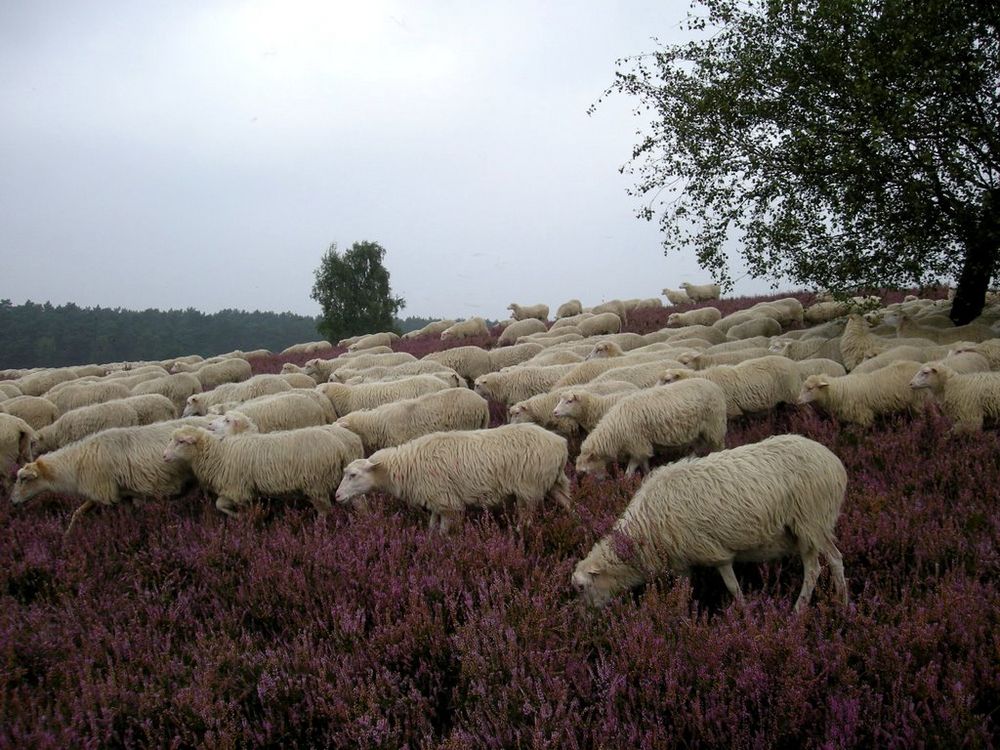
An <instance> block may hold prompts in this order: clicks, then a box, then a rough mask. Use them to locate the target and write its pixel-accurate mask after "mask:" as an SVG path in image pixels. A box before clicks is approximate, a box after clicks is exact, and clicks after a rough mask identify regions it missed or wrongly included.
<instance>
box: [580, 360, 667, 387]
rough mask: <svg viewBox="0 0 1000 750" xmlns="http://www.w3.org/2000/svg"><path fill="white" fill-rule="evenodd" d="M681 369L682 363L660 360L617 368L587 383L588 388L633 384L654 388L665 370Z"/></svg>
mask: <svg viewBox="0 0 1000 750" xmlns="http://www.w3.org/2000/svg"><path fill="white" fill-rule="evenodd" d="M668 367H670V368H681V367H682V365H681V363H680V362H677V361H676V360H673V359H660V360H655V361H653V362H643V363H642V364H638V365H629V366H627V367H616V368H614V369H613V370H608V371H607V372H603V373H601V374H600V375H598V376H597V377H596V378H594V379H593V380H591V381H589V382H588V383H587V385H588V386H598V385H601V384H602V383H615V382H618V383H622V382H624V383H631V384H632V385H634V386H636V387H637V388H652V387H653V386H654V385H656V384H657V383H658V382H659V380H660V375H662V374H663V370H664V369H665V368H668Z"/></svg>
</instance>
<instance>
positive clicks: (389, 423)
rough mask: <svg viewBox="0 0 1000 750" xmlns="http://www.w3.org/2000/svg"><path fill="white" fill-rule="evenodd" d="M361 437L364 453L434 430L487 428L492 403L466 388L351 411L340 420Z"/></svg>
mask: <svg viewBox="0 0 1000 750" xmlns="http://www.w3.org/2000/svg"><path fill="white" fill-rule="evenodd" d="M337 424H339V425H340V426H341V427H346V428H347V429H348V430H350V431H351V432H353V433H356V434H357V435H358V437H360V438H361V443H362V445H363V446H364V451H365V454H369V453H372V452H374V451H377V450H381V449H382V448H392V447H395V446H397V445H402V444H403V443H406V442H409V441H410V440H414V439H415V438H418V437H420V436H422V435H427V434H429V433H432V432H445V431H448V430H484V429H486V428H487V427H489V424H490V409H489V404H488V403H487V402H486V399H484V398H483V397H482V396H480V395H478V394H476V393H473V392H472V391H470V390H468V389H466V388H449V389H448V390H445V391H438V392H436V393H427V394H425V395H423V396H418V397H417V398H410V399H405V400H403V401H396V402H394V403H391V404H386V405H384V406H380V407H378V408H376V409H368V410H362V411H352V412H351V413H350V414H346V415H344V416H343V417H341V418H340V419H338V420H337Z"/></svg>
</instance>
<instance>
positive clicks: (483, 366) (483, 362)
mask: <svg viewBox="0 0 1000 750" xmlns="http://www.w3.org/2000/svg"><path fill="white" fill-rule="evenodd" d="M490 354H491V353H490V352H488V351H486V350H485V349H481V348H480V347H478V346H456V347H455V348H454V349H444V350H442V351H438V352H431V353H430V354H428V355H427V356H425V357H424V358H423V359H424V360H426V361H429V362H437V363H438V364H441V365H444V366H445V367H450V368H451V369H453V370H454V371H455V372H457V373H458V374H459V375H461V376H462V377H463V378H465V379H466V380H467V381H469V382H470V383H472V382H474V381H475V379H476V378H478V377H479V376H480V375H482V374H484V373H487V372H491V371H492V370H493V363H492V359H491V356H490Z"/></svg>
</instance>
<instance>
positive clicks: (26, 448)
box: [0, 414, 36, 493]
mask: <svg viewBox="0 0 1000 750" xmlns="http://www.w3.org/2000/svg"><path fill="white" fill-rule="evenodd" d="M35 437H36V433H35V430H34V428H33V427H32V426H31V425H30V424H28V423H27V422H25V421H24V420H23V419H21V418H19V417H12V416H11V415H10V414H0V491H2V492H5V493H6V492H8V491H9V490H10V486H11V476H12V474H13V471H14V469H15V467H17V466H18V465H19V464H22V463H27V462H28V461H31V443H32V441H33V440H34V439H35Z"/></svg>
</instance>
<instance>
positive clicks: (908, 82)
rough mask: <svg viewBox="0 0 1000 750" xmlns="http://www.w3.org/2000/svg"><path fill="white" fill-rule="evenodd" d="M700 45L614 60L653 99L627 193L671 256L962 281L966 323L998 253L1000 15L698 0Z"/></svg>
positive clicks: (715, 264)
mask: <svg viewBox="0 0 1000 750" xmlns="http://www.w3.org/2000/svg"><path fill="white" fill-rule="evenodd" d="M700 4H701V6H702V7H703V9H704V13H702V14H701V15H695V13H694V12H692V13H689V15H688V18H687V22H686V26H687V28H688V30H689V31H691V32H693V33H694V34H696V35H698V39H696V40H695V41H690V42H686V43H683V44H675V45H669V46H660V47H659V49H658V50H657V51H656V52H654V53H653V54H651V55H643V56H639V57H634V58H628V59H625V60H620V61H619V63H618V70H617V72H616V78H615V82H614V83H613V84H612V85H611V87H610V88H609V89H608V90H607V91H606V92H605V93H606V94H611V93H615V92H617V93H625V94H628V95H630V96H635V97H637V98H638V100H639V102H640V105H639V106H638V107H636V110H635V111H636V114H637V115H642V116H645V115H646V114H647V112H651V113H652V114H653V117H654V121H653V124H652V127H651V129H649V130H648V131H641V132H640V133H639V134H638V135H639V136H640V138H641V140H640V141H639V143H638V144H637V145H636V146H635V148H634V150H633V154H632V158H631V160H630V161H629V162H628V164H626V166H625V167H623V168H622V170H623V171H626V170H627V171H629V172H630V173H631V174H633V175H635V176H636V178H637V182H636V186H635V188H634V189H633V190H632V191H631V192H632V193H633V194H635V195H642V196H652V199H651V201H650V202H648V203H646V205H645V207H643V208H641V209H640V210H639V214H640V216H642V217H644V218H646V219H652V218H653V217H654V216H656V215H657V214H659V221H660V225H661V227H662V229H663V231H664V241H663V244H664V247H665V248H666V250H665V252H666V253H667V254H669V253H670V252H671V251H672V250H676V249H679V248H685V247H689V246H693V247H694V249H695V250H696V252H697V256H698V259H699V261H700V262H701V264H702V266H703V267H704V268H706V269H709V270H711V271H712V273H713V275H714V276H716V278H717V279H719V280H720V281H722V282H723V283H724V284H725V285H726V286H728V287H731V284H732V282H731V279H730V276H729V272H728V267H727V258H726V254H725V248H724V245H725V243H726V241H727V240H728V239H729V238H731V237H734V236H736V237H737V238H738V239H739V240H741V244H742V247H741V253H742V256H743V258H744V259H745V260H746V262H747V265H748V267H749V269H750V273H751V275H753V276H755V277H761V276H767V275H771V274H773V275H778V276H785V277H788V278H790V279H791V280H792V281H794V282H796V283H806V284H818V285H822V286H827V287H830V288H831V289H835V290H839V291H847V290H848V289H851V288H858V287H879V286H894V287H902V286H909V285H913V284H925V283H928V282H930V281H931V280H936V279H937V278H941V277H948V276H950V277H952V278H955V279H957V282H958V287H957V292H956V296H955V301H954V305H953V307H952V313H951V315H952V319H953V321H954V322H955V323H956V324H961V323H964V322H967V321H969V320H971V319H972V318H974V317H975V316H977V315H978V314H979V312H980V311H981V310H982V308H983V305H984V301H985V295H986V291H987V289H988V286H989V282H990V279H991V278H992V277H993V275H994V274H995V273H996V272H997V267H998V257H1000V253H998V250H1000V127H998V113H1000V106H998V105H1000V13H998V11H997V9H996V5H995V4H994V3H960V2H954V0H927V1H926V2H919V3H915V2H912V0H700Z"/></svg>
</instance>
